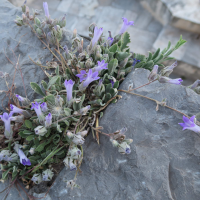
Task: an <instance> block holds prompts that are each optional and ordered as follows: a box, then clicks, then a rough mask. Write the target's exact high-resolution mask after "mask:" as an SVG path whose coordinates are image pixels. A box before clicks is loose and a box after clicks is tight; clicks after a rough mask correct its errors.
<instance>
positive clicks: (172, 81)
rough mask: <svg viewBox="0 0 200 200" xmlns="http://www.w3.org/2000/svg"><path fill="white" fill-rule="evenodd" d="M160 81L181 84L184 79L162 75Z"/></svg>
mask: <svg viewBox="0 0 200 200" xmlns="http://www.w3.org/2000/svg"><path fill="white" fill-rule="evenodd" d="M158 80H159V82H160V83H171V84H175V85H181V82H182V81H183V80H182V79H181V78H176V79H170V78H168V77H164V76H161V77H160V78H159V79H158Z"/></svg>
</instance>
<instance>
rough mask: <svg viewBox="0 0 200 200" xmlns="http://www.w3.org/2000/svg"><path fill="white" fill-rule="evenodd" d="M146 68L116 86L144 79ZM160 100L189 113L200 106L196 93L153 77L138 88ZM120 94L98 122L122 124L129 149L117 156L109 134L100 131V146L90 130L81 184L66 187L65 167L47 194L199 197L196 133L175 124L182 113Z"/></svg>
mask: <svg viewBox="0 0 200 200" xmlns="http://www.w3.org/2000/svg"><path fill="white" fill-rule="evenodd" d="M148 75H149V71H147V70H144V69H137V70H136V71H134V72H131V73H130V74H129V75H128V76H127V78H126V79H125V81H124V82H123V83H122V85H121V86H120V88H121V89H127V88H128V85H129V84H131V83H133V86H134V87H138V86H140V85H142V84H144V83H147V82H148V79H147V77H148ZM136 92H137V93H139V94H142V95H145V96H147V97H150V98H154V99H156V100H158V101H161V100H162V99H163V98H167V105H169V106H171V107H173V108H175V109H178V110H179V111H181V112H184V113H185V114H187V115H189V116H192V115H194V114H196V113H197V112H199V111H200V109H199V108H200V96H199V95H197V94H196V93H195V92H193V91H192V90H191V89H189V88H186V87H184V86H179V85H172V84H171V85H170V84H160V83H158V82H155V83H153V84H151V85H148V86H146V87H143V88H141V89H139V90H137V91H136ZM120 95H122V97H123V98H122V99H121V100H119V101H118V102H117V103H116V104H111V105H109V106H108V107H107V109H106V110H105V112H104V116H103V118H102V119H101V121H100V125H101V126H103V127H104V130H103V131H104V132H105V133H112V132H114V131H116V130H118V129H121V128H122V127H124V126H126V127H127V128H128V131H127V133H126V135H127V138H132V139H133V143H132V144H131V149H132V152H131V154H129V155H120V154H119V153H118V152H117V149H115V148H114V147H112V144H111V143H110V141H109V139H108V138H107V137H106V136H104V135H100V145H98V144H97V143H96V141H95V140H94V139H93V138H92V134H90V135H89V136H88V137H87V138H86V143H85V145H84V147H83V149H84V160H83V162H82V165H81V171H82V172H81V174H79V175H78V176H77V184H79V185H80V187H81V188H80V189H76V188H75V189H73V190H71V189H69V188H66V183H64V182H63V181H66V180H70V179H73V178H74V175H75V172H70V171H69V170H66V169H63V170H62V172H61V173H60V174H59V176H58V178H57V180H56V182H55V184H54V185H53V187H52V188H51V190H50V192H49V195H50V196H51V198H52V199H54V200H59V199H65V197H66V196H67V199H69V200H72V199H76V200H104V199H105V200H108V199H115V200H121V199H127V200H128V199H130V200H132V199H136V200H180V199H181V200H189V199H192V200H199V195H200V190H199V182H200V172H199V162H200V137H199V136H198V135H197V134H195V133H194V132H192V131H189V130H185V131H182V128H181V126H180V125H178V123H180V122H182V115H181V114H179V113H177V112H175V111H173V110H170V109H168V108H164V107H160V109H159V111H157V112H156V110H155V109H156V104H155V102H152V101H150V100H148V99H144V98H141V97H137V96H134V95H130V94H126V93H121V94H120Z"/></svg>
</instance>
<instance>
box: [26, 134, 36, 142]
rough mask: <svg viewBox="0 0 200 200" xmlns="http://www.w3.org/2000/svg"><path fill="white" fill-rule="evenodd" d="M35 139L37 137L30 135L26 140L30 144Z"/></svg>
mask: <svg viewBox="0 0 200 200" xmlns="http://www.w3.org/2000/svg"><path fill="white" fill-rule="evenodd" d="M34 137H35V135H29V136H28V137H27V138H26V140H27V141H29V142H30V141H31V140H33V138H34Z"/></svg>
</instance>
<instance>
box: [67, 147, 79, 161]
mask: <svg viewBox="0 0 200 200" xmlns="http://www.w3.org/2000/svg"><path fill="white" fill-rule="evenodd" d="M69 154H70V155H71V157H72V158H73V157H74V156H78V157H80V156H81V150H80V149H79V148H77V147H74V148H72V149H70V150H69Z"/></svg>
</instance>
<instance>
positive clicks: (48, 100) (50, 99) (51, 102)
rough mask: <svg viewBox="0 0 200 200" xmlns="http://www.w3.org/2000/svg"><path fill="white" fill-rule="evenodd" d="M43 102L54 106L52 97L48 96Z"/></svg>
mask: <svg viewBox="0 0 200 200" xmlns="http://www.w3.org/2000/svg"><path fill="white" fill-rule="evenodd" d="M45 100H46V101H47V102H48V103H49V104H50V105H54V104H55V97H54V95H52V94H51V95H48V96H46V97H45Z"/></svg>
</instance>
